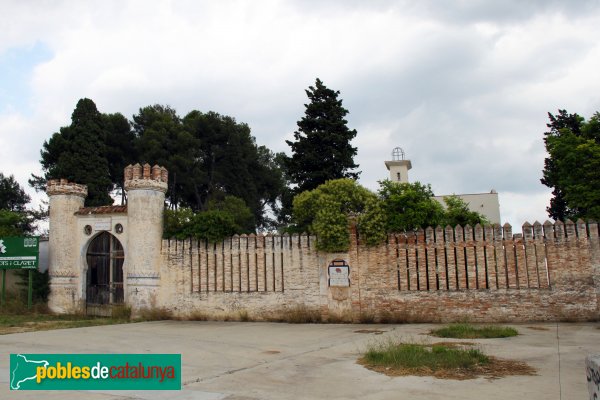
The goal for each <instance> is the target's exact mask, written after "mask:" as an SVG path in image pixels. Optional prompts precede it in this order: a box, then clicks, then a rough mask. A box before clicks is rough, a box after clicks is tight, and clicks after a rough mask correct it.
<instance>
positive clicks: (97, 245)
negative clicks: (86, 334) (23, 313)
mask: <svg viewBox="0 0 600 400" xmlns="http://www.w3.org/2000/svg"><path fill="white" fill-rule="evenodd" d="M167 180H168V172H167V170H166V169H165V168H162V167H159V166H158V165H155V166H154V167H151V166H150V165H148V164H146V165H143V166H142V165H139V164H136V165H129V166H127V167H126V168H125V170H124V187H125V190H126V191H127V204H126V205H121V206H100V207H84V201H85V198H86V196H87V187H86V186H84V185H79V184H76V183H73V182H68V181H67V180H64V179H61V180H56V179H53V180H50V181H48V185H47V189H46V192H47V193H48V196H49V198H50V207H49V208H50V233H49V241H50V243H49V268H48V272H49V275H50V296H49V299H48V305H49V307H50V309H51V310H52V311H54V312H59V313H65V312H82V311H85V312H86V313H88V314H94V315H109V313H111V312H112V311H113V307H112V306H113V305H116V304H125V305H126V306H128V307H130V308H131V310H132V312H134V313H135V312H136V311H137V310H140V309H144V308H149V307H152V306H154V304H155V303H156V299H157V296H158V288H159V283H160V274H159V265H160V264H159V262H160V261H159V260H160V252H161V243H162V222H163V211H164V201H165V192H166V191H167Z"/></svg>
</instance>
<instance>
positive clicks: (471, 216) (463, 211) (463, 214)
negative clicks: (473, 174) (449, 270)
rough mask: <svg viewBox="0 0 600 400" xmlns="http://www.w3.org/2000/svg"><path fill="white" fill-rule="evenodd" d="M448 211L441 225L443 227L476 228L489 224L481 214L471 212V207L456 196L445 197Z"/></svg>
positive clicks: (445, 212)
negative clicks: (468, 226)
mask: <svg viewBox="0 0 600 400" xmlns="http://www.w3.org/2000/svg"><path fill="white" fill-rule="evenodd" d="M444 203H446V209H445V211H444V217H443V219H442V222H441V224H440V225H442V226H447V225H450V226H456V225H460V226H465V225H471V226H475V225H477V224H481V225H484V224H488V223H489V221H488V220H487V219H486V218H485V217H484V216H483V215H481V214H480V213H478V212H476V211H471V210H469V205H468V204H467V203H465V201H464V200H463V199H461V198H460V197H458V196H456V195H451V196H444Z"/></svg>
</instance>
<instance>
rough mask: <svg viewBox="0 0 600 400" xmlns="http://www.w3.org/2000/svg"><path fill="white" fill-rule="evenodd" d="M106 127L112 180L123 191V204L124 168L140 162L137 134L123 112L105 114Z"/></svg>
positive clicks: (123, 195)
mask: <svg viewBox="0 0 600 400" xmlns="http://www.w3.org/2000/svg"><path fill="white" fill-rule="evenodd" d="M102 118H103V120H104V121H103V123H104V129H105V134H106V136H105V140H104V145H105V157H106V161H107V162H108V172H109V176H110V180H111V182H112V183H113V185H114V186H115V188H116V189H118V191H120V192H121V204H125V187H124V176H123V170H124V169H125V167H126V166H127V165H129V164H134V163H136V162H138V161H139V160H138V155H137V151H136V147H135V141H136V136H135V132H134V131H133V130H132V128H131V124H130V123H129V121H128V120H127V118H125V117H124V116H123V114H121V113H116V114H103V115H102Z"/></svg>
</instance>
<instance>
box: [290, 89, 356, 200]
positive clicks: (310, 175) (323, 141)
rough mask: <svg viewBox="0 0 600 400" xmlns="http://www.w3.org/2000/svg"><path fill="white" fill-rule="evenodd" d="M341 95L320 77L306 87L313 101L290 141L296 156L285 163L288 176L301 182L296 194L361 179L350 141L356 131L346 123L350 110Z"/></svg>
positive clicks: (293, 154)
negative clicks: (326, 185)
mask: <svg viewBox="0 0 600 400" xmlns="http://www.w3.org/2000/svg"><path fill="white" fill-rule="evenodd" d="M339 94H340V92H339V91H334V90H331V89H328V88H327V87H326V86H325V85H324V84H323V82H321V80H320V79H319V78H317V80H316V82H315V86H309V88H308V90H306V95H307V96H308V98H309V99H310V103H309V104H305V107H306V111H305V114H304V116H303V117H302V119H301V120H300V121H298V130H297V131H296V132H294V139H295V140H294V141H293V142H292V141H289V140H286V143H287V144H288V145H289V146H290V147H291V149H292V156H291V157H286V159H285V161H284V164H285V169H286V174H287V177H288V179H289V180H290V181H291V183H293V184H295V185H297V186H296V188H295V189H294V192H295V193H301V192H303V191H306V190H312V189H315V188H316V187H317V186H319V185H321V184H323V183H325V182H326V181H328V180H332V179H340V178H352V179H357V178H358V175H359V174H360V172H354V171H353V170H355V169H356V168H358V165H357V164H355V163H354V156H355V155H356V147H352V145H351V144H350V142H351V141H352V139H354V137H355V136H356V130H355V129H352V130H350V129H349V128H348V126H347V125H346V124H347V123H348V121H346V119H344V117H345V116H346V114H348V110H346V109H345V108H344V107H343V106H342V100H340V99H338V95H339ZM284 206H285V205H284Z"/></svg>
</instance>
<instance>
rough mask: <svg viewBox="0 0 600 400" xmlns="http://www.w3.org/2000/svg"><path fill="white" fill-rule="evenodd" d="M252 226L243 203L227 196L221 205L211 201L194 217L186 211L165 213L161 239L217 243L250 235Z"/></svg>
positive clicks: (251, 219) (167, 211) (252, 217)
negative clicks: (244, 234)
mask: <svg viewBox="0 0 600 400" xmlns="http://www.w3.org/2000/svg"><path fill="white" fill-rule="evenodd" d="M253 223H254V216H253V215H252V213H251V212H250V209H249V208H248V207H246V205H245V204H244V201H243V200H241V199H238V198H236V197H233V196H227V197H226V198H225V199H224V201H222V202H220V203H217V202H216V201H211V203H210V209H209V210H207V211H199V212H196V213H194V211H192V209H191V208H188V207H181V208H179V209H177V210H166V211H165V225H164V226H165V227H164V233H163V236H164V237H165V238H175V239H186V238H190V237H194V238H197V239H202V240H207V241H209V242H211V243H216V242H220V241H222V240H223V239H225V238H227V237H229V236H232V235H235V234H242V233H250V232H252V230H253V229H254V226H253V225H252V224H253ZM248 227H250V228H248Z"/></svg>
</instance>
